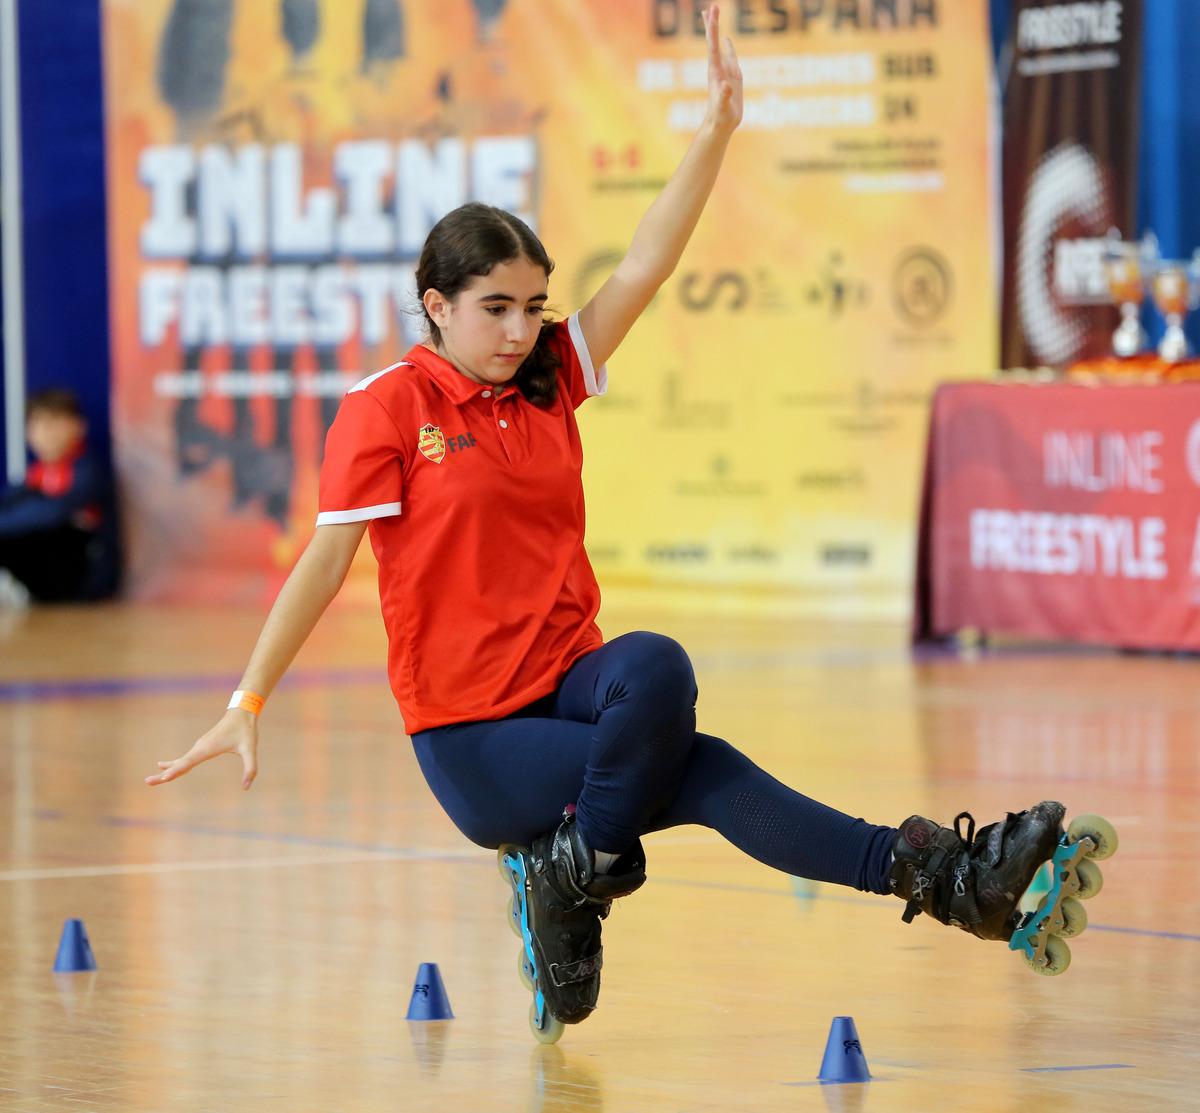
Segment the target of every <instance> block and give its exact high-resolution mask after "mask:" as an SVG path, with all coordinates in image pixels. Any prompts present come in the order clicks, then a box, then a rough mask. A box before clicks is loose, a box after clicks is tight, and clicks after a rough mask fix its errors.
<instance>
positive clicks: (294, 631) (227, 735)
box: [146, 522, 367, 788]
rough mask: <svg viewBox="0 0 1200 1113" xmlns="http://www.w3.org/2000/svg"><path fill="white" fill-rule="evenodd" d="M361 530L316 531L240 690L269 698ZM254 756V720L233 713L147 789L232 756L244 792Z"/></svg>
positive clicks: (350, 526) (361, 525)
mask: <svg viewBox="0 0 1200 1113" xmlns="http://www.w3.org/2000/svg"><path fill="white" fill-rule="evenodd" d="M366 528H367V523H366V522H350V523H347V524H345V525H332V526H318V527H317V531H316V533H314V534H313V538H312V540H311V541H310V542H309V543H308V547H307V548H306V549H305V550H304V552H303V553H302V554H301V556H300V559H299V560H298V561H297V562H296V567H295V568H293V569H292V574H291V575H290V576H288V578H287V582H286V583H285V584H284V585H283V588H282V589H281V590H280V592H279V597H278V598H277V599H276V600H275V605H274V606H273V607H272V608H271V613H270V614H269V615H268V616H267V621H266V624H265V625H264V626H263V630H262V633H261V634H260V635H259V636H258V642H257V644H256V645H255V646H254V652H253V653H252V654H251V655H250V663H249V664H248V665H247V666H246V671H245V673H243V674H242V682H241V683H240V684H239V685H238V687H239V688H242V689H245V690H247V691H251V692H256V693H257V694H258V695H260V696H262V697H263V698H264V699H265V698H266V697H267V696H269V695H270V694H271V692H272V691H273V690H274V688H275V685H276V684H278V683H279V681H280V678H281V677H282V676H283V674H284V673H285V672H286V671H287V668H288V666H289V665H290V664H291V663H292V660H293V658H294V657H295V656H296V654H297V653H298V652H299V651H300V647H301V646H302V645H303V644H304V641H305V639H306V638H307V637H308V635H309V634H311V633H312V630H313V627H314V626H316V624H317V619H319V618H320V617H321V615H322V614H324V613H325V608H326V607H328V606H329V604H330V603H331V602H332V601H333V597H334V596H335V595H336V594H337V593H338V589H339V588H340V587H341V586H342V582H343V581H344V580H345V578H346V573H347V572H348V571H349V570H350V562H351V561H352V560H353V559H354V553H355V551H356V550H357V549H358V545H359V542H360V541H361V540H362V535H363V533H365V532H366ZM257 751H258V719H257V716H255V715H253V714H252V713H251V712H249V711H243V710H241V709H240V708H232V709H230V710H228V711H226V712H225V714H224V715H223V716H222V717H221V719H220V721H219V722H218V723H217V725H216V726H214V727H213V728H212V730H210V731H209V732H208V733H207V734H205V735H204V736H203V737H201V738H200V740H199V741H198V742H197V743H196V744H195V745H194V746H193V747H192V748H191V749H190V750H188V752H187V753H186V754H184V755H183V756H182V757H178V758H176V759H175V760H174V761H160V762H159V763H158V767H159V769H161V770H162V772H160V773H156V774H155V775H154V776H152V777H147V778H146V784H148V785H160V784H165V783H166V782H167V781H173V780H175V779H176V778H177V777H182V776H183V774H184V773H186V772H187V771H188V770H189V769H193V768H195V767H196V766H197V765H199V764H200V763H201V762H202V761H208V759H209V758H213V757H216V756H217V755H218V754H237V755H238V756H239V757H240V758H241V759H242V788H249V787H250V785H251V784H252V783H253V781H254V778H255V776H256V775H257V773H258V757H257Z"/></svg>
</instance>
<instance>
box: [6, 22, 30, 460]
mask: <svg viewBox="0 0 1200 1113" xmlns="http://www.w3.org/2000/svg"><path fill="white" fill-rule="evenodd" d="M17 43H18V38H17V0H0V213H2V215H3V241H4V242H3V259H2V262H0V265H2V266H3V269H4V412H5V430H4V437H5V446H6V452H5V463H6V468H5V471H6V474H7V476H8V481H9V483H20V482H21V481H22V480H23V479H24V478H25V265H24V255H23V251H24V247H23V243H24V237H23V236H22V226H23V211H22V206H21V73H20V52H19V51H18V49H17Z"/></svg>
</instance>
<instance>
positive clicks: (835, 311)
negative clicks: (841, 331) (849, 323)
mask: <svg viewBox="0 0 1200 1113" xmlns="http://www.w3.org/2000/svg"><path fill="white" fill-rule="evenodd" d="M804 298H805V300H806V301H807V302H808V303H809V305H812V306H814V307H815V308H817V309H822V310H824V311H825V312H826V313H827V314H828V315H829V316H830V317H840V316H841V315H842V314H843V313H844V312H845V311H846V310H847V309H861V308H863V307H864V306H865V305H866V304H867V302H869V301H870V290H869V289H868V287H867V284H866V283H865V282H860V281H859V280H858V279H857V278H851V277H849V276H848V275H847V274H846V273H845V270H844V267H843V265H842V253H841V252H840V251H832V252H830V254H829V258H828V259H827V260H826V261H825V263H824V265H823V266H822V267H821V269H820V271H819V273H818V276H817V278H816V279H815V280H814V281H813V282H811V283H809V285H808V286H807V287H806V289H805V291H804Z"/></svg>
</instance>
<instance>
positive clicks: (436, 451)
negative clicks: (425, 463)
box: [417, 425, 446, 464]
mask: <svg viewBox="0 0 1200 1113" xmlns="http://www.w3.org/2000/svg"><path fill="white" fill-rule="evenodd" d="M417 447H418V448H419V449H420V450H421V454H422V455H423V456H425V457H427V458H428V459H430V460H432V461H433V462H434V463H435V464H440V463H441V462H442V457H444V456H445V455H446V438H445V437H443V436H442V431H441V430H440V429H439V428H438V427H437V426H436V425H423V426H421V428H420V430H418V432H417Z"/></svg>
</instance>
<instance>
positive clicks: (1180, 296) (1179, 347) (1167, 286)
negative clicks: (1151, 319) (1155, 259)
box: [1153, 256, 1198, 363]
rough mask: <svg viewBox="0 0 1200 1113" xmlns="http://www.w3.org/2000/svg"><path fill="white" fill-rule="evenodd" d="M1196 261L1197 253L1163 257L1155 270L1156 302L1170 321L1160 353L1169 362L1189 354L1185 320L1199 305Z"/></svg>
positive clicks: (1176, 361)
mask: <svg viewBox="0 0 1200 1113" xmlns="http://www.w3.org/2000/svg"><path fill="white" fill-rule="evenodd" d="M1197 262H1198V260H1197V258H1196V257H1195V256H1193V257H1192V259H1191V260H1190V261H1182V260H1176V259H1164V260H1161V261H1160V262H1159V264H1158V267H1157V269H1156V270H1155V273H1154V283H1153V292H1154V304H1155V305H1156V306H1157V307H1158V311H1159V312H1160V313H1161V314H1162V315H1163V320H1164V321H1166V323H1167V329H1166V332H1164V333H1163V338H1162V340H1161V341H1160V342H1159V345H1158V354H1159V355H1160V356H1161V357H1162V358H1163V359H1164V360H1165V361H1166V362H1167V363H1179V362H1180V361H1182V360H1184V359H1187V356H1188V342H1187V336H1186V335H1185V334H1184V331H1183V322H1184V319H1185V318H1186V317H1187V315H1188V312H1189V311H1190V310H1192V309H1195V308H1196V294H1197Z"/></svg>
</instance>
